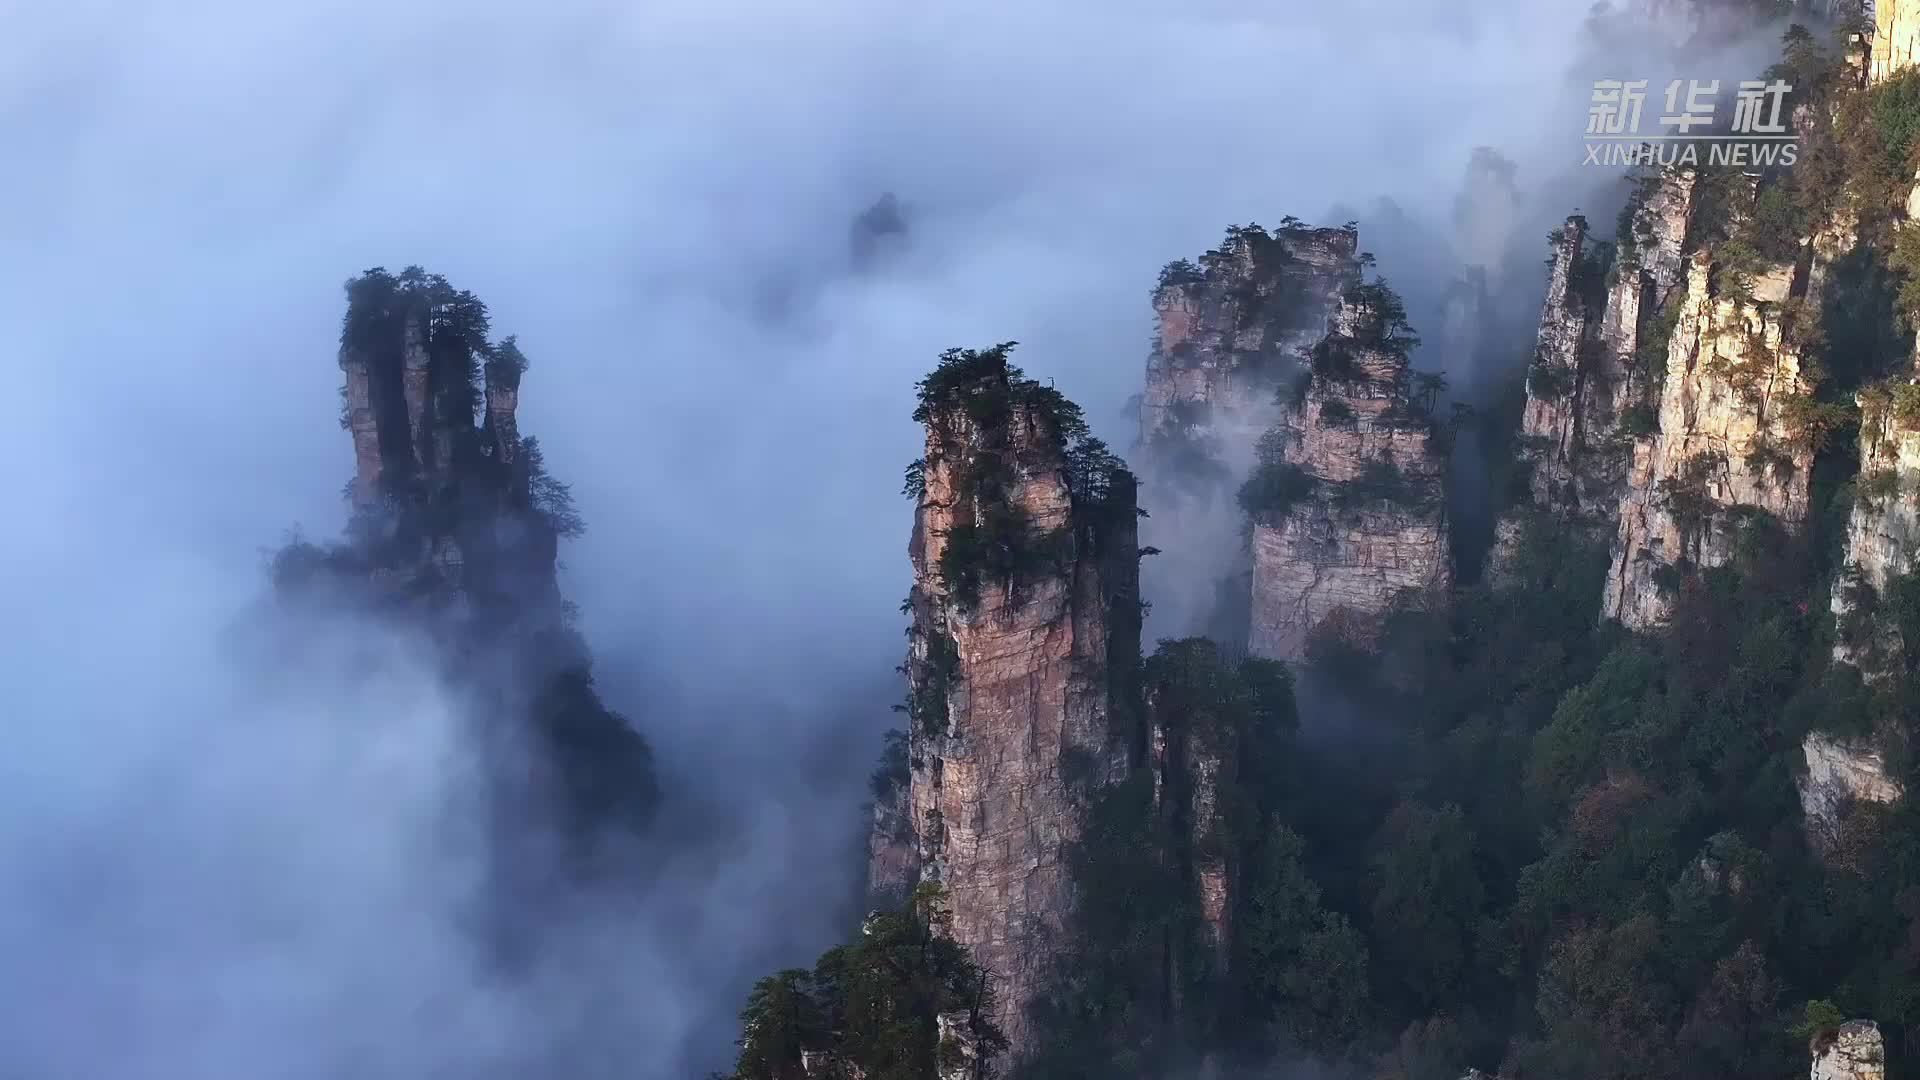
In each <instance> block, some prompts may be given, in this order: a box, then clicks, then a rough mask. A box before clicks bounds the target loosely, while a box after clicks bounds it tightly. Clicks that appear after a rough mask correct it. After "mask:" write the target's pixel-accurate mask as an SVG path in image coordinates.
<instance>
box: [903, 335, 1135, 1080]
mask: <svg viewBox="0 0 1920 1080" xmlns="http://www.w3.org/2000/svg"><path fill="white" fill-rule="evenodd" d="M916 418H917V419H919V420H921V421H922V422H923V423H925V424H926V428H927V441H926V457H925V459H924V460H923V461H921V462H916V463H915V466H914V468H913V469H912V470H910V480H909V490H910V492H911V493H913V494H915V495H916V496H917V498H918V506H917V510H916V516H915V523H914V531H913V541H912V544H911V546H910V555H911V558H912V563H913V588H912V592H911V594H910V596H909V600H908V607H909V609H910V611H911V613H912V619H913V622H912V626H911V628H910V630H909V634H910V640H911V647H910V650H909V656H908V660H907V664H906V672H907V677H908V684H909V690H910V695H911V696H910V700H909V705H908V708H907V711H908V714H909V718H910V720H911V725H912V726H911V730H910V731H909V733H908V744H907V750H908V765H909V769H908V781H907V789H906V799H905V803H906V810H907V814H908V817H909V820H910V830H911V834H912V837H913V839H914V843H915V846H916V850H915V852H914V856H913V860H912V861H913V863H914V864H915V865H916V866H917V867H918V871H919V874H920V876H921V878H922V879H923V880H929V881H937V882H939V883H941V884H942V885H943V886H944V887H945V888H946V890H947V896H948V899H949V902H950V904H951V908H952V913H953V919H952V930H953V935H954V938H955V939H956V940H958V941H959V942H961V943H962V944H964V945H966V946H968V947H969V948H970V949H972V950H973V955H974V957H975V958H976V959H977V960H978V961H979V962H980V963H981V964H982V965H983V966H984V967H986V968H987V969H989V970H990V971H992V972H993V974H994V976H995V988H996V990H997V992H998V995H999V997H998V1003H997V1011H996V1013H995V1015H994V1017H993V1019H994V1020H995V1022H996V1023H998V1024H999V1025H1000V1027H1001V1028H1002V1030H1004V1031H1005V1032H1006V1034H1007V1036H1008V1039H1009V1042H1010V1043H1011V1052H1012V1053H1013V1055H1014V1056H1015V1057H1016V1058H1017V1057H1019V1056H1021V1055H1022V1053H1023V1052H1024V1050H1025V1049H1026V1048H1027V1039H1028V1020H1027V1015H1026V1013H1027V1006H1028V1005H1029V1003H1030V1002H1031V1001H1032V1000H1033V999H1034V997H1035V995H1036V994H1037V993H1038V992H1040V991H1041V990H1042V989H1043V988H1044V987H1045V985H1046V983H1047V981H1048V979H1049V977H1050V976H1051V975H1052V974H1053V973H1054V968H1055V960H1056V957H1057V956H1058V954H1059V953H1060V951H1061V950H1062V949H1063V948H1064V947H1065V946H1066V944H1067V941H1066V922H1067V919H1068V917H1069V915H1070V913H1071V910H1072V907H1073V895H1072V884H1071V881H1070V879H1069V875H1068V869H1067V866H1066V856H1067V849H1068V846H1069V845H1071V844H1072V843H1073V842H1074V840H1075V839H1076V838H1077V837H1078V836H1079V835H1080V832H1081V829H1082V827H1083V824H1084V815H1085V811H1086V807H1087V802H1088V797H1089V795H1090V793H1091V792H1092V791H1093V790H1094V789H1095V788H1097V787H1098V786H1100V785H1103V784H1105V783H1108V782H1111V781H1114V780H1117V779H1119V778H1121V777H1122V776H1123V775H1124V773H1125V771H1126V769H1127V767H1128V764H1129V750H1130V748H1129V746H1128V741H1129V738H1128V736H1127V735H1126V734H1125V733H1124V731H1125V722H1124V721H1125V717H1124V713H1125V712H1126V710H1127V706H1126V705H1124V704H1123V703H1124V702H1125V701H1127V700H1130V694H1129V693H1128V692H1125V691H1124V690H1120V689H1117V687H1119V686H1121V685H1122V684H1124V683H1125V681H1126V680H1128V679H1130V678H1131V677H1132V673H1133V672H1134V671H1135V669H1136V668H1137V662H1138V655H1139V625H1140V624H1139V620H1140V605H1139V590H1138V548H1137V544H1136V525H1135V520H1136V518H1137V516H1138V515H1137V511H1136V509H1135V492H1134V481H1133V477H1132V475H1131V474H1130V473H1128V472H1127V471H1126V469H1125V468H1124V466H1122V465H1121V464H1120V463H1119V462H1118V460H1117V459H1114V458H1113V457H1112V456H1111V455H1108V454H1106V453H1105V452H1104V449H1103V448H1101V447H1100V446H1099V444H1098V443H1097V442H1095V441H1093V440H1090V439H1088V438H1086V430H1085V425H1084V423H1083V422H1082V421H1081V420H1080V418H1079V412H1078V410H1077V409H1075V408H1074V407H1073V406H1072V405H1071V404H1070V403H1067V402H1066V401H1065V400H1064V399H1063V398H1061V397H1060V396H1059V395H1058V394H1057V393H1056V392H1054V391H1052V390H1051V389H1049V388H1046V387H1042V386H1039V385H1038V384H1036V383H1034V382H1032V381H1031V380H1028V379H1025V378H1024V377H1022V376H1021V374H1020V372H1019V370H1018V369H1017V368H1014V367H1011V366H1010V365H1009V364H1008V363H1007V360H1006V347H1005V346H1003V347H1001V348H998V349H994V350H988V351H985V352H972V351H968V352H958V351H956V352H953V353H949V354H948V355H947V357H946V358H945V359H943V361H942V364H941V367H940V368H939V369H938V370H937V371H936V372H935V373H934V374H933V375H931V376H929V377H928V379H927V380H926V381H924V382H923V383H922V384H921V408H920V411H919V412H918V413H917V414H916Z"/></svg>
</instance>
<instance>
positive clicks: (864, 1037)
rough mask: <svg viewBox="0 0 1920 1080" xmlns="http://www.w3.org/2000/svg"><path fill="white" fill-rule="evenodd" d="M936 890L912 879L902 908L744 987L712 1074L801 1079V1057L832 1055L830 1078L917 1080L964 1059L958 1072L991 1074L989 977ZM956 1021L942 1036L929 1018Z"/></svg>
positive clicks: (998, 1046)
mask: <svg viewBox="0 0 1920 1080" xmlns="http://www.w3.org/2000/svg"><path fill="white" fill-rule="evenodd" d="M951 919H952V916H951V914H950V913H949V912H948V910H947V909H946V907H945V897H944V895H943V894H942V893H941V891H940V889H939V888H938V887H937V886H932V885H922V886H921V887H920V888H919V889H918V890H916V891H915V893H914V894H913V897H912V898H911V900H910V901H909V902H908V905H907V907H906V909H905V910H903V911H897V912H882V913H878V914H875V915H872V916H869V917H868V919H867V922H866V925H865V926H863V927H862V928H861V931H860V933H859V934H858V935H857V936H856V937H854V938H853V940H852V941H850V942H849V943H848V944H846V945H841V946H836V947H835V948H832V949H829V950H827V951H826V952H825V953H824V954H822V955H821V957H820V959H819V961H818V962H817V963H815V964H814V966H813V968H812V970H804V969H798V968H795V969H789V970H786V971H782V972H779V973H778V974H775V975H770V976H768V977H767V978H764V979H761V980H760V981H759V982H758V983H755V984H754V987H753V992H752V994H751V995H750V996H749V997H748V999H747V1007H746V1009H745V1010H743V1011H742V1012H741V1014H740V1023H741V1030H742V1032H743V1033H744V1034H743V1037H742V1038H741V1040H740V1044H739V1045H740V1054H739V1057H738V1059H737V1060H736V1062H735V1064H734V1069H733V1072H732V1073H731V1074H729V1075H728V1076H727V1077H725V1078H720V1080H805V1078H806V1077H809V1076H818V1075H820V1074H818V1073H809V1072H807V1071H805V1070H804V1069H803V1068H802V1061H801V1055H802V1054H803V1053H808V1052H811V1053H815V1054H821V1055H825V1056H826V1057H827V1058H829V1059H830V1060H831V1061H832V1063H833V1064H832V1066H831V1067H832V1068H833V1069H834V1072H833V1073H832V1075H833V1076H837V1077H851V1076H863V1077H866V1078H868V1080H926V1078H927V1077H930V1076H933V1075H934V1074H935V1071H936V1070H938V1069H941V1068H951V1067H955V1066H958V1065H960V1064H961V1063H963V1062H965V1063H969V1064H970V1066H971V1067H970V1068H969V1070H968V1072H967V1075H968V1076H970V1077H974V1078H977V1080H985V1078H988V1077H992V1076H996V1075H998V1070H997V1068H996V1067H995V1063H996V1062H997V1060H998V1059H999V1057H1000V1056H1001V1054H1002V1053H1004V1051H1005V1049H1006V1037H1005V1036H1004V1035H1003V1034H1001V1032H1000V1030H999V1029H998V1028H997V1027H995V1026H994V1024H993V1022H992V1020H991V1019H990V1016H991V1013H992V1010H993V1007H994V991H993V983H992V979H991V978H990V976H989V974H988V973H987V972H986V971H984V970H983V969H982V968H981V967H980V965H979V964H977V963H975V962H974V960H973V957H972V955H971V954H970V953H969V952H968V951H967V949H966V948H964V947H963V946H961V945H958V944H956V943H955V942H954V941H953V937H952V931H951ZM943 1015H946V1016H950V1017H955V1018H957V1021H958V1022H957V1029H958V1034H956V1035H954V1036H950V1037H947V1038H944V1039H943V1038H942V1033H941V1030H940V1023H939V1018H940V1017H941V1016H943Z"/></svg>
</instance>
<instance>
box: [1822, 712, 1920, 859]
mask: <svg viewBox="0 0 1920 1080" xmlns="http://www.w3.org/2000/svg"><path fill="white" fill-rule="evenodd" d="M1801 750H1802V752H1803V753H1804V754H1805V755H1806V759H1807V773H1806V775H1805V776H1804V777H1802V778H1801V779H1800V807H1801V810H1802V811H1804V812H1805V814H1806V818H1807V827H1808V831H1809V833H1810V834H1811V835H1812V836H1813V838H1814V839H1815V841H1816V842H1820V843H1823V844H1824V843H1827V842H1829V841H1831V840H1832V839H1833V837H1834V836H1835V835H1836V834H1837V832H1838V830H1839V828H1840V825H1841V823H1842V821H1843V820H1844V818H1845V817H1846V812H1847V810H1848V808H1849V807H1851V806H1854V805H1856V804H1858V803H1862V802H1873V803H1892V802H1897V801H1899V799H1900V797H1901V795H1902V793H1903V792H1902V789H1901V786H1900V782H1899V781H1898V780H1895V779H1894V778H1893V777H1891V776H1890V775H1888V773H1887V766H1886V758H1885V757H1884V756H1883V755H1882V754H1881V753H1880V752H1879V751H1878V750H1876V749H1874V748H1873V747H1872V746H1871V745H1869V744H1867V743H1865V742H1862V741H1859V740H1853V739H1842V738H1836V737H1834V736H1831V735H1826V734H1822V733H1820V732H1813V733H1811V734H1809V735H1808V736H1807V738H1806V741H1805V742H1804V743H1803V744H1802V745H1801Z"/></svg>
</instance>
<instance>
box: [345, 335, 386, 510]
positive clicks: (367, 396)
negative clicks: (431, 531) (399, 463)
mask: <svg viewBox="0 0 1920 1080" xmlns="http://www.w3.org/2000/svg"><path fill="white" fill-rule="evenodd" d="M340 370H341V372H342V373H343V374H344V375H345V376H346V416H345V417H344V418H343V419H344V420H345V422H346V426H347V430H348V431H349V432H351V433H352V435H353V503H354V505H355V506H371V505H373V504H374V503H377V502H379V501H380V424H379V420H378V416H377V414H376V413H375V412H374V408H373V375H372V372H371V370H370V364H369V363H368V360H367V356H366V354H365V353H363V352H361V351H359V350H358V349H352V348H349V347H347V346H344V345H343V346H341V347H340Z"/></svg>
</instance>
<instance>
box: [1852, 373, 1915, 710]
mask: <svg viewBox="0 0 1920 1080" xmlns="http://www.w3.org/2000/svg"><path fill="white" fill-rule="evenodd" d="M1908 392H1909V393H1911V391H1908ZM1860 406H1861V421H1860V471H1859V473H1858V475H1857V477H1856V479H1855V481H1854V502H1853V508H1852V510H1851V511H1850V512H1849V513H1848V515H1847V537H1846V548H1845V554H1844V561H1843V563H1842V572H1841V574H1840V575H1839V577H1838V579H1837V580H1836V581H1835V583H1834V589H1833V595H1832V601H1831V604H1832V610H1833V613H1834V617H1835V621H1836V625H1837V626H1838V628H1839V633H1838V634H1837V635H1836V636H1835V642H1834V657H1835V659H1838V660H1841V661H1844V662H1846V663H1851V664H1855V665H1857V666H1859V667H1860V668H1861V669H1862V670H1863V671H1864V672H1865V673H1866V674H1867V675H1868V677H1869V678H1875V677H1879V676H1881V675H1883V674H1884V673H1885V672H1886V671H1887V670H1888V669H1889V665H1890V663H1891V662H1892V659H1893V658H1894V657H1895V656H1897V655H1898V654H1899V653H1900V651H1901V650H1902V649H1903V647H1904V643H1903V642H1901V641H1899V640H1898V635H1899V631H1898V628H1897V627H1896V626H1894V625H1893V623H1892V621H1891V620H1888V619H1885V618H1879V617H1876V616H1875V613H1874V608H1875V607H1876V606H1877V603H1878V600H1879V599H1881V598H1883V597H1884V596H1885V594H1886V592H1887V590H1888V588H1889V586H1891V585H1892V584H1893V582H1894V581H1895V580H1896V579H1897V578H1899V577H1900V576H1902V575H1904V574H1909V573H1912V572H1913V570H1914V569H1915V567H1916V565H1920V429H1917V430H1908V427H1907V423H1910V422H1911V421H1909V422H1907V423H1903V421H1902V420H1901V418H1900V410H1899V409H1898V408H1897V407H1896V406H1895V403H1894V402H1893V401H1892V400H1890V399H1889V396H1888V395H1887V394H1885V393H1884V392H1883V393H1882V394H1880V395H1876V396H1875V397H1868V396H1866V395H1863V396H1862V398H1861V401H1860Z"/></svg>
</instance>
